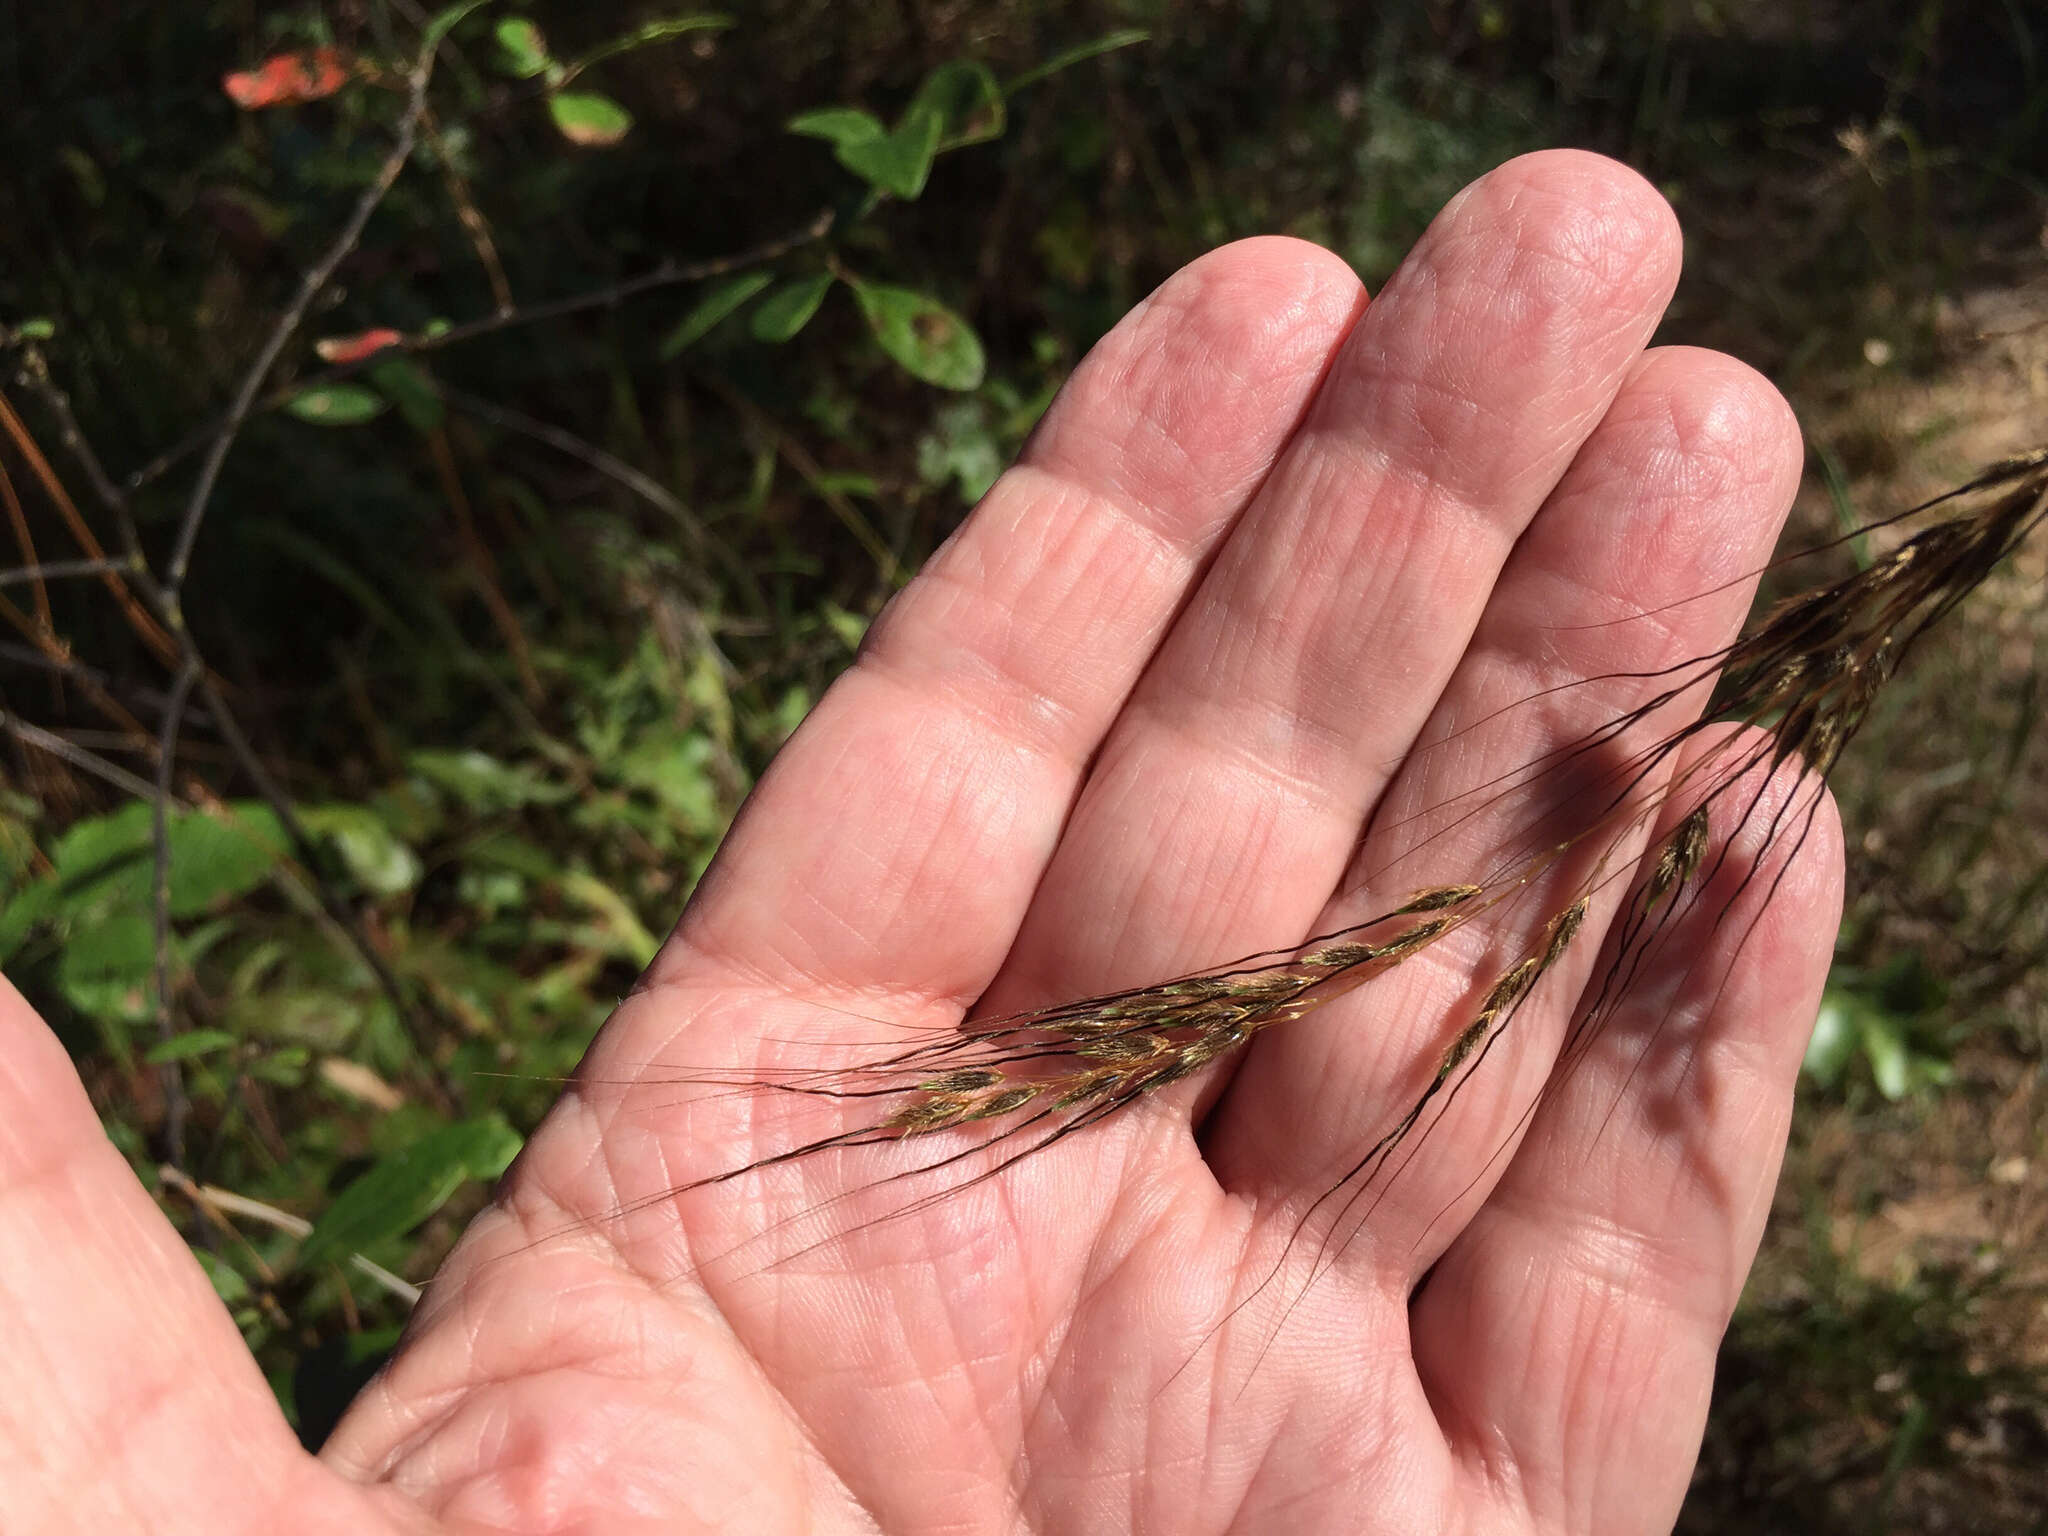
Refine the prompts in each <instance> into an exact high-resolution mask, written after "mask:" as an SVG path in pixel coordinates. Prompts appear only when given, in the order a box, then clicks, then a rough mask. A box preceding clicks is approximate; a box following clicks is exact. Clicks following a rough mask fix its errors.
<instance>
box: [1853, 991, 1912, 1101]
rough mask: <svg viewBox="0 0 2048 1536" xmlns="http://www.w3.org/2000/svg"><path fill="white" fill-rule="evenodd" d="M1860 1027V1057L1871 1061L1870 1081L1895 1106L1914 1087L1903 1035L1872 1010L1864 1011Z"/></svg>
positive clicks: (1900, 1030)
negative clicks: (1871, 1080) (1861, 1051)
mask: <svg viewBox="0 0 2048 1536" xmlns="http://www.w3.org/2000/svg"><path fill="white" fill-rule="evenodd" d="M1862 1024H1863V1054H1864V1055H1865V1056H1866V1057H1868V1058H1869V1059H1870V1075H1871V1078H1872V1079H1873V1080H1874V1081H1875V1082H1876V1083H1877V1091H1878V1092H1879V1093H1881V1094H1883V1095H1884V1096H1885V1097H1886V1098H1888V1099H1890V1100H1892V1101H1893V1102H1894V1103H1896V1102H1897V1101H1898V1100H1900V1099H1903V1098H1904V1097H1905V1096H1906V1095H1907V1093H1909V1092H1910V1091H1911V1090H1912V1086H1913V1082H1912V1073H1911V1072H1910V1070H1909V1064H1910V1061H1909V1052H1908V1051H1907V1049H1906V1036H1905V1031H1904V1030H1902V1029H1900V1028H1899V1025H1898V1022H1897V1021H1896V1020H1894V1019H1891V1018H1889V1017H1887V1016H1886V1015H1885V1014H1883V1013H1880V1012H1879V1011H1878V1010H1877V1009H1875V1008H1866V1009H1864V1010H1863V1018H1862Z"/></svg>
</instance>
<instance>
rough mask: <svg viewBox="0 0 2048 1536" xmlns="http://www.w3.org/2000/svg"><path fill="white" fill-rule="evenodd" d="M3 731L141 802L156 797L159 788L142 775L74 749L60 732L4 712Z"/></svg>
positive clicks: (0, 720)
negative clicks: (47, 729)
mask: <svg viewBox="0 0 2048 1536" xmlns="http://www.w3.org/2000/svg"><path fill="white" fill-rule="evenodd" d="M0 731H5V732H7V734H8V735H10V736H12V737H14V738H15V739H16V740H17V741H23V742H26V743H28V745H30V746H32V747H40V748H41V749H42V750H43V751H45V752H47V753H49V754H50V755H51V756H52V757H61V758H62V759H63V760H64V761H65V762H67V763H69V764H70V765H71V766H72V767H74V768H79V769H82V770H84V771H85V772H87V773H89V774H91V775H92V776H93V777H94V778H97V779H102V780H104V781H105V782H107V783H109V784H111V785H113V786H114V787H115V788H116V789H119V790H122V791H125V792H126V793H128V794H130V795H133V796H134V797H135V798H136V799H138V800H147V799H149V798H150V797H151V796H152V795H154V794H155V793H156V786H155V785H154V784H152V783H150V782H149V780H147V779H145V778H143V777H142V776H141V775H140V774H135V773H130V772H129V771H128V770H127V769H126V768H123V767H121V766H120V765H119V764H118V763H110V762H108V761H107V760H106V759H105V758H103V757H101V756H100V755H99V754H98V753H96V752H88V751H86V750H85V748H83V747H78V746H73V745H72V744H71V743H70V742H68V741H66V740H65V739H64V738H63V737H62V736H59V735H57V734H56V732H54V731H46V730H44V729H43V728H42V727H41V726H40V725H30V724H29V723H28V721H26V720H23V719H21V718H19V717H18V716H15V715H11V714H9V713H7V711H6V710H4V709H0Z"/></svg>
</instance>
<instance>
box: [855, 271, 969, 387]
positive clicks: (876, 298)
mask: <svg viewBox="0 0 2048 1536" xmlns="http://www.w3.org/2000/svg"><path fill="white" fill-rule="evenodd" d="M853 293H854V297H855V298H856V299H858V300H859V301H860V310H861V314H862V315H863V316H865V317H866V319H867V322H868V329H869V330H871V331H873V332H874V333H875V340H876V341H877V342H878V343H880V345H881V348H882V350H883V351H884V352H886V353H888V354H889V356H891V357H892V358H894V359H895V360H896V361H897V362H898V363H900V364H902V366H903V367H904V369H905V370H906V371H907V372H909V373H911V374H912V375H914V376H915V377H917V378H920V379H923V380H924V381H925V382H926V383H927V384H936V385H938V386H939V388H941V389H973V388H974V387H975V386H976V385H978V384H980V383H981V380H982V375H983V373H984V372H985V371H986V369H987V360H986V358H985V357H984V355H983V353H982V350H981V338H980V337H978V336H976V335H975V334H974V330H973V328H972V327H971V326H969V325H968V323H967V322H966V321H965V320H963V319H961V318H960V317H959V316H958V315H956V314H954V313H953V311H952V310H950V309H948V308H946V306H945V305H943V304H941V303H940V302H939V301H938V300H937V299H934V298H930V297H927V296H926V295H925V294H922V293H919V292H917V291H916V290H915V289H913V288H893V287H889V286H887V285H885V284H881V283H858V282H857V283H855V284H854V285H853Z"/></svg>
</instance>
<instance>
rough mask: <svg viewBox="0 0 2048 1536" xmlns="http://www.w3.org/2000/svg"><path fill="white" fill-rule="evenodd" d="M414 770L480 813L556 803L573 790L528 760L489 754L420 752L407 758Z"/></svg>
mask: <svg viewBox="0 0 2048 1536" xmlns="http://www.w3.org/2000/svg"><path fill="white" fill-rule="evenodd" d="M406 763H407V765H408V766H409V767H410V768H411V769H412V771H413V772H414V773H417V774H418V775H419V776H420V777H421V778H423V779H425V780H426V781H427V782H428V783H430V784H432V785H433V786H434V787H435V788H436V789H441V790H445V791H446V792H447V793H449V794H451V795H453V796H454V797H455V798H456V799H457V800H459V801H461V802H462V804H463V806H464V807H465V808H467V809H468V810H470V811H473V812H475V813H476V814H477V815H480V816H488V815H493V814H495V813H498V812H502V811H516V810H518V809H519V808H520V807H521V806H524V805H559V804H560V803H561V802H562V801H564V800H566V799H568V798H569V796H570V795H572V794H574V793H575V791H574V790H572V789H570V788H569V787H568V786H566V785H562V784H553V783H550V782H549V781H548V780H547V779H545V778H543V777H541V774H540V770H539V769H537V768H535V767H533V766H532V765H531V764H528V763H520V764H516V765H515V764H511V763H501V762H499V761H498V759H496V758H495V757H492V756H491V755H490V754H489V753H486V752H478V751H475V750H474V749H472V750H469V751H465V752H441V751H433V750H427V751H420V752H415V753H413V754H412V756H410V757H409V758H407V759H406Z"/></svg>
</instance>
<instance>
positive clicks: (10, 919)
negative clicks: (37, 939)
mask: <svg viewBox="0 0 2048 1536" xmlns="http://www.w3.org/2000/svg"><path fill="white" fill-rule="evenodd" d="M57 895H58V885H57V882H56V880H54V879H48V880H38V881H36V882H35V883H34V884H33V885H25V886H23V887H22V888H21V889H20V890H18V891H16V892H15V893H14V895H13V897H12V898H11V899H10V900H9V901H8V903H7V905H6V906H5V907H0V965H4V964H5V963H6V962H7V961H9V960H11V959H13V958H14V952H15V951H16V950H18V949H20V948H21V946H22V943H23V941H24V940H26V939H27V938H28V936H29V935H30V934H31V933H33V932H34V931H35V928H36V925H37V924H38V923H40V922H42V921H43V920H44V919H46V918H47V917H49V915H50V913H51V911H52V909H53V908H54V907H55V906H56V902H57Z"/></svg>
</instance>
